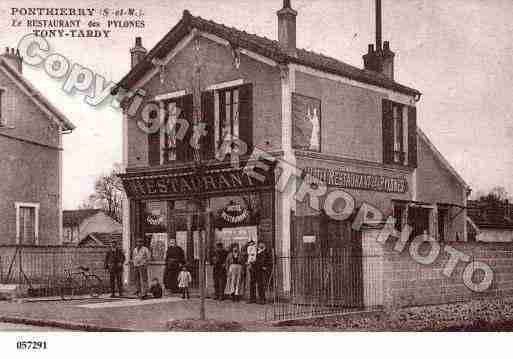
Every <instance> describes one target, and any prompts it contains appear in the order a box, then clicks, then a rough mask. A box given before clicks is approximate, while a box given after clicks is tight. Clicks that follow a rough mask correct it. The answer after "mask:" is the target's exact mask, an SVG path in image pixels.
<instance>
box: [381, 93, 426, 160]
mask: <svg viewBox="0 0 513 359" xmlns="http://www.w3.org/2000/svg"><path fill="white" fill-rule="evenodd" d="M382 107H383V124H382V130H383V132H382V135H383V163H385V164H397V165H402V166H410V167H416V166H417V112H416V109H415V107H413V106H406V105H403V104H400V103H396V102H392V101H389V100H383V104H382Z"/></svg>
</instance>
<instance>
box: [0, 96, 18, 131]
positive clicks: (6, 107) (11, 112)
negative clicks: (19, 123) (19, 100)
mask: <svg viewBox="0 0 513 359" xmlns="http://www.w3.org/2000/svg"><path fill="white" fill-rule="evenodd" d="M15 118H16V96H15V94H14V93H13V91H9V90H7V89H0V127H14V126H15Z"/></svg>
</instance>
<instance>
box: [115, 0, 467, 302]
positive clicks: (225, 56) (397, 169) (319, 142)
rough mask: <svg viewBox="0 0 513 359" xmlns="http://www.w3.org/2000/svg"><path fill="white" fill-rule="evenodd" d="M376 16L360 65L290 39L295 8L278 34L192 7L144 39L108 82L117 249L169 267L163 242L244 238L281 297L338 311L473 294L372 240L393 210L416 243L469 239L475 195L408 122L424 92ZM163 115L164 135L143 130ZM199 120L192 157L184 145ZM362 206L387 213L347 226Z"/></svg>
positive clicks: (191, 248) (282, 13)
mask: <svg viewBox="0 0 513 359" xmlns="http://www.w3.org/2000/svg"><path fill="white" fill-rule="evenodd" d="M377 3H378V4H379V7H378V6H377V8H379V9H380V6H381V5H380V2H379V1H377ZM380 11H381V10H379V11H377V14H376V15H377V16H376V17H377V21H376V43H375V44H372V45H369V48H368V51H367V53H366V54H365V55H364V56H363V62H364V66H363V68H358V67H355V66H352V65H349V64H347V63H345V62H342V61H340V60H338V59H335V58H331V57H328V56H325V55H320V54H317V53H315V52H312V51H307V50H303V49H301V48H300V47H298V46H297V45H296V18H297V16H298V13H297V12H296V11H295V10H294V9H293V8H292V6H291V3H290V1H284V2H283V8H282V9H281V10H279V11H278V12H277V22H278V27H277V30H278V31H277V33H278V40H277V41H276V40H271V39H268V38H265V37H262V36H258V35H254V34H249V33H247V32H245V31H241V30H238V29H235V28H233V27H228V26H225V25H223V24H220V23H216V22H214V21H211V20H206V19H204V18H201V17H198V16H193V15H192V14H191V13H190V12H189V11H187V10H185V11H184V12H183V17H182V18H181V20H180V21H179V22H178V23H177V24H176V25H175V26H174V27H173V28H172V29H171V30H170V31H169V32H168V33H167V34H166V35H165V36H164V37H163V38H162V39H161V40H160V41H159V42H158V43H157V44H156V45H155V47H154V48H153V49H151V50H150V51H147V50H146V49H145V48H144V47H143V43H142V39H141V38H140V37H137V38H136V39H135V46H134V47H133V48H131V50H130V56H131V57H130V60H131V66H132V67H131V70H130V72H129V73H128V74H127V75H126V76H125V77H124V78H123V79H122V80H121V81H120V82H119V86H118V88H117V89H115V90H114V91H113V94H115V93H117V92H118V93H119V91H122V92H124V93H125V92H126V93H129V94H132V96H131V98H125V100H126V101H124V102H123V122H122V123H123V167H124V173H123V174H122V175H120V177H121V178H122V181H123V185H124V187H125V191H126V197H125V199H124V204H123V211H124V212H123V244H124V249H125V252H127V253H130V252H131V249H132V248H133V247H134V244H135V240H136V239H137V238H145V239H146V241H147V245H148V246H149V247H150V248H152V250H153V260H154V261H153V262H152V263H151V265H150V268H151V270H152V271H153V273H162V269H163V266H164V264H165V263H164V254H165V249H166V246H167V242H168V240H169V239H170V238H172V239H176V241H177V243H178V245H179V246H180V247H182V248H183V249H184V250H185V253H186V257H187V261H188V262H189V263H196V265H197V263H198V259H199V253H200V251H199V250H198V247H199V243H200V242H199V239H200V238H201V236H202V233H204V235H205V236H206V238H207V243H208V246H209V247H212V246H213V243H214V242H221V243H223V244H224V246H225V247H228V246H229V245H231V244H233V243H239V244H241V245H242V244H245V243H247V242H248V241H249V240H251V239H253V240H256V241H258V242H260V241H263V242H265V243H267V246H268V247H269V248H271V249H272V251H273V252H274V254H275V267H274V268H275V273H274V274H273V275H274V277H273V279H274V283H275V285H276V287H275V290H277V291H279V295H282V294H283V295H284V296H288V298H289V299H290V300H298V301H301V300H303V299H304V298H309V296H313V295H314V294H312V293H316V294H315V295H317V296H318V297H320V295H318V293H321V291H323V292H322V293H325V297H326V298H331V299H333V298H337V300H340V301H341V303H343V304H344V305H347V306H351V305H355V306H360V305H365V306H381V305H385V306H396V305H413V304H421V303H422V304H424V303H440V302H447V301H452V300H457V299H456V298H460V297H462V298H463V297H465V296H469V294H468V292H469V291H468V290H466V289H465V287H464V286H463V285H461V286H458V287H456V284H454V283H455V282H448V281H446V278H445V277H444V276H443V275H442V270H441V269H440V268H439V267H437V268H435V269H429V268H428V269H425V270H424V269H422V270H421V268H420V264H418V263H415V262H413V261H412V259H411V258H410V257H408V255H407V254H408V251H404V252H403V253H400V254H397V253H395V252H394V251H393V250H392V249H390V248H388V247H387V246H383V245H382V244H380V243H378V241H376V238H377V232H379V231H380V230H381V228H380V226H383V221H384V220H385V219H386V218H387V217H392V218H393V219H395V224H396V225H397V226H398V228H402V227H406V226H405V225H406V224H408V225H410V226H411V227H412V233H411V236H409V237H408V238H410V239H411V238H413V237H416V236H418V235H422V236H423V238H424V237H426V238H430V239H431V240H432V241H437V242H440V243H444V244H446V243H451V245H453V244H454V245H459V244H463V245H466V244H467V243H466V241H467V221H466V218H467V215H466V207H467V196H468V194H469V193H470V188H469V186H468V185H467V184H466V182H465V181H464V180H463V179H462V177H461V176H460V175H459V174H458V173H457V172H456V171H455V170H454V168H453V167H452V166H451V165H450V164H449V162H448V161H447V160H446V159H445V158H444V156H443V155H442V154H441V153H440V152H439V151H438V150H437V149H436V148H435V146H434V145H433V143H432V142H431V141H430V140H429V139H428V137H427V136H426V134H425V133H424V132H423V131H422V130H421V129H420V128H419V127H418V126H417V107H416V106H417V103H418V101H420V98H421V93H420V92H419V91H418V90H416V89H414V88H412V87H408V86H405V85H402V84H400V83H399V82H398V81H397V80H396V78H395V71H394V56H395V54H394V52H392V50H391V45H390V43H389V42H388V41H384V42H383V41H382V38H381V13H380ZM303 15H307V14H303ZM403 61H407V58H404V59H403ZM419 70H421V69H419ZM138 104H139V105H140V104H143V107H141V108H142V110H138V109H137V106H138ZM144 105H147V106H146V107H144ZM156 119H159V120H161V121H162V123H163V124H164V125H163V126H161V127H160V129H157V131H154V130H152V131H143V130H142V129H143V128H144V124H148V123H149V122H152V121H149V120H156ZM153 122H158V121H153ZM184 123H186V124H190V126H186V125H184ZM177 124H178V125H177ZM198 124H204V125H205V127H206V134H204V135H203V137H202V138H201V141H200V146H199V150H198V149H194V148H193V147H192V146H191V145H190V144H191V139H193V133H194V132H193V131H192V129H193V127H194V126H193V125H198ZM187 127H188V128H189V130H187ZM184 128H185V131H182V129H184ZM179 133H181V134H182V135H183V136H181V135H179ZM193 142H194V141H193ZM227 142H228V143H229V146H225V144H226V143H227ZM234 143H235V146H234V145H233V144H234ZM219 153H228V156H224V155H223V156H219V155H218V154H219ZM235 157H236V158H237V159H238V160H239V161H240V162H237V164H239V165H238V166H234V165H233V163H232V162H231V160H232V159H233V158H235ZM200 162H201V163H200ZM199 163H200V165H198V164H199ZM255 166H257V167H258V168H256V167H255ZM248 169H249V171H248ZM255 172H257V174H258V176H256V177H255V176H254V175H255ZM283 178H286V179H288V180H289V181H288V182H287V180H283ZM287 185H288V187H287ZM284 189H285V190H284ZM327 193H329V194H327ZM332 194H333V195H332ZM312 197H314V198H319V202H318V203H320V205H321V206H324V207H323V210H320V208H316V207H315V201H314V203H313V204H312ZM305 199H306V200H305ZM337 200H341V201H338V202H337ZM344 203H345V207H344ZM351 204H352V205H351ZM203 206H207V207H208V209H209V210H208V211H207V212H206V213H207V214H204V213H203ZM340 206H342V207H340ZM369 207H372V208H374V209H375V210H376V212H379V213H380V214H379V215H376V216H375V217H374V222H373V221H368V223H366V224H367V225H365V226H361V229H360V230H358V231H357V230H355V229H354V227H353V222H354V219H355V217H356V218H358V216H357V214H358V213H359V210H360V209H362V208H369ZM330 211H331V213H333V212H336V213H338V214H339V217H338V218H337V219H334V218H333V217H331V216H328V215H327V212H330ZM339 211H341V212H339ZM381 215H382V216H383V218H380V217H381ZM364 220H365V221H366V222H367V217H365V218H364ZM465 248H467V247H465ZM472 248H473V247H471V246H470V247H468V248H467V249H468V250H472ZM333 253H338V258H342V259H341V261H342V260H343V262H341V263H339V265H337V267H336V269H333V267H326V268H321V267H318V268H316V269H312V268H309V267H308V266H310V265H313V264H314V263H331V262H330V260H323V261H318V262H308V263H306V262H304V260H303V262H302V258H314V257H315V258H317V257H319V258H328V259H329V258H333V257H330V255H332V254H333ZM437 265H438V266H440V264H438V262H437ZM319 266H321V264H319ZM334 271H336V272H334ZM458 271H460V268H459V267H458ZM427 272H429V273H427ZM126 273H128V271H126ZM310 273H314V274H312V275H307V274H310ZM323 273H329V274H330V275H329V276H328V275H327V274H326V275H325V276H324V275H322V274H323ZM458 273H461V272H458ZM152 275H153V274H152ZM321 275H322V276H321ZM127 279H128V276H127ZM327 280H330V281H331V283H332V284H333V283H336V284H334V285H333V286H331V287H330V286H329V285H327V284H326V282H325V281H327ZM335 280H336V282H335ZM445 285H447V286H448V287H451V286H454V287H455V288H454V290H453V288H452V287H451V290H450V291H447V292H445V291H442V290H441V289H440V288H441V286H445ZM326 288H328V289H329V291H328V289H326ZM330 288H331V289H330ZM301 298H303V299H301ZM317 299H318V300H321V299H319V298H317Z"/></svg>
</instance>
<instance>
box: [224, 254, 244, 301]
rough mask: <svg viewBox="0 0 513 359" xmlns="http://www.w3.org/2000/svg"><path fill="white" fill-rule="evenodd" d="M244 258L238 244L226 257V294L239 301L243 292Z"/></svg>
mask: <svg viewBox="0 0 513 359" xmlns="http://www.w3.org/2000/svg"><path fill="white" fill-rule="evenodd" d="M243 264H244V258H243V256H242V254H241V253H240V250H239V245H238V244H233V245H232V249H231V251H230V254H228V256H227V258H226V264H225V266H226V270H227V278H226V288H225V290H224V294H225V295H229V296H231V297H232V300H233V301H238V300H239V299H240V296H241V294H242V289H243V286H242V270H243Z"/></svg>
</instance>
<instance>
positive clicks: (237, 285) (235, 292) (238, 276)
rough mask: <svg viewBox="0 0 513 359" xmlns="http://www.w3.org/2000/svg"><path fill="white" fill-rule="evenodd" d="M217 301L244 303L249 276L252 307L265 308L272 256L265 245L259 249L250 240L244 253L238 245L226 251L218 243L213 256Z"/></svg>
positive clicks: (235, 244) (259, 246) (263, 243)
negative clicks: (253, 304)
mask: <svg viewBox="0 0 513 359" xmlns="http://www.w3.org/2000/svg"><path fill="white" fill-rule="evenodd" d="M211 263H212V265H213V268H214V270H213V276H214V290H215V299H216V300H224V299H226V298H231V299H232V300H234V301H238V300H240V298H241V296H242V295H243V294H244V289H245V283H246V281H247V276H249V300H248V302H249V303H256V302H257V292H258V303H260V304H265V301H266V296H265V293H266V289H267V287H268V284H269V279H270V274H271V268H272V256H271V253H270V251H269V250H268V249H267V247H266V245H265V242H259V243H258V245H257V244H256V243H255V242H254V241H252V240H250V241H249V242H248V243H247V244H246V245H245V246H243V248H242V249H241V248H240V247H239V245H238V244H237V243H234V244H232V245H231V246H230V249H229V250H228V251H226V250H225V249H224V247H223V244H222V243H217V245H216V248H215V250H214V253H213V254H212V258H211Z"/></svg>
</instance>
